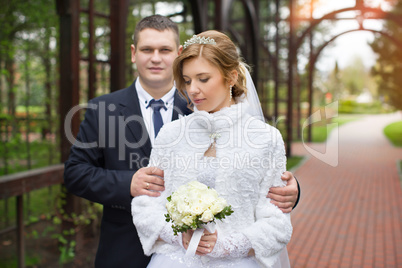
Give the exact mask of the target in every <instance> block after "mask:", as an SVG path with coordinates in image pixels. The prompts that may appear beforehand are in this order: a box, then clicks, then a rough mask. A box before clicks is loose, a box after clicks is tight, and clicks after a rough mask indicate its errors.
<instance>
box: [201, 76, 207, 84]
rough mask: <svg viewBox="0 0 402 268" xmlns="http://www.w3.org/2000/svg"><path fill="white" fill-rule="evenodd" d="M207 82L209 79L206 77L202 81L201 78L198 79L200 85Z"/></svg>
mask: <svg viewBox="0 0 402 268" xmlns="http://www.w3.org/2000/svg"><path fill="white" fill-rule="evenodd" d="M208 80H209V77H208V78H204V79H201V78H200V81H201V82H202V83H206V82H208Z"/></svg>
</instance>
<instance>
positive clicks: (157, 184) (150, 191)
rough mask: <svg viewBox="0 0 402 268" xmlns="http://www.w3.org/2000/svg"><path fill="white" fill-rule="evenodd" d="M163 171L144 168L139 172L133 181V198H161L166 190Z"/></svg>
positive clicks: (131, 188) (131, 189) (135, 174)
mask: <svg viewBox="0 0 402 268" xmlns="http://www.w3.org/2000/svg"><path fill="white" fill-rule="evenodd" d="M158 176H159V177H158ZM162 178H163V170H161V169H159V168H156V167H144V168H140V169H139V170H137V172H136V173H134V175H133V177H132V179H131V185H130V193H131V196H132V197H136V196H139V195H149V196H154V197H156V196H160V195H161V194H160V192H161V191H164V190H165V186H164V184H165V182H164V180H163V179H162Z"/></svg>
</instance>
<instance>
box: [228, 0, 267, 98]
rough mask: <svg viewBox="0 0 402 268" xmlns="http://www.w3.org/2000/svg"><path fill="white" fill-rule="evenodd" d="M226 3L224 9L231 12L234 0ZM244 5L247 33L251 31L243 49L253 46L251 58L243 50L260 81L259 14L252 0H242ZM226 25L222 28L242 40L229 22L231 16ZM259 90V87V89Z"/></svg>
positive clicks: (254, 77)
mask: <svg viewBox="0 0 402 268" xmlns="http://www.w3.org/2000/svg"><path fill="white" fill-rule="evenodd" d="M225 2H226V5H225V6H224V9H223V10H222V11H223V12H225V13H226V14H231V12H230V9H231V8H232V5H233V2H234V0H229V1H225ZM241 2H242V3H243V6H244V11H245V15H246V17H245V18H244V19H245V21H246V22H247V25H246V27H248V28H247V29H249V30H250V31H248V30H246V31H245V32H246V33H250V35H249V37H250V38H249V39H245V42H244V45H245V46H244V47H243V50H245V49H246V48H247V47H249V48H251V58H248V56H249V54H248V53H246V52H247V51H242V52H243V55H245V57H246V60H247V61H248V64H250V65H252V66H253V67H254V71H253V73H252V77H253V80H254V81H258V43H259V42H258V41H259V35H258V34H259V32H258V16H257V12H256V8H255V5H254V3H253V1H252V0H241ZM222 25H224V26H225V28H222V30H227V31H228V32H230V33H231V35H232V36H233V37H234V38H235V39H236V40H240V38H239V33H237V32H236V31H235V30H234V29H233V28H232V27H231V26H230V23H229V17H228V16H227V17H226V19H225V22H224V23H223V24H222ZM247 40H249V41H250V43H251V44H250V45H249V46H247V43H248V42H247ZM257 91H258V89H257Z"/></svg>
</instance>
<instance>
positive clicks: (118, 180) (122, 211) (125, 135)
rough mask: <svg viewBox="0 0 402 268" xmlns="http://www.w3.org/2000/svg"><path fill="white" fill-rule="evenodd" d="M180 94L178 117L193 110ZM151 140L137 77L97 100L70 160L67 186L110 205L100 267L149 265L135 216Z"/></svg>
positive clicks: (105, 212) (98, 257)
mask: <svg viewBox="0 0 402 268" xmlns="http://www.w3.org/2000/svg"><path fill="white" fill-rule="evenodd" d="M190 112H191V111H190V110H189V109H188V108H187V102H186V100H185V99H184V98H183V97H181V96H180V95H179V94H178V92H176V93H175V98H174V111H173V117H172V119H173V120H175V119H177V118H178V114H189V113H190ZM150 152H151V143H150V140H149V137H148V132H147V130H146V127H145V125H144V121H143V119H142V115H141V108H140V106H139V101H138V96H137V91H136V89H135V82H134V83H133V84H132V85H131V86H129V87H128V88H125V89H122V90H119V91H116V92H113V93H111V94H107V95H104V96H101V97H98V98H95V99H93V100H91V101H90V102H89V104H88V108H87V111H86V114H85V119H84V121H83V122H82V123H81V125H80V130H79V133H78V135H77V142H76V143H75V144H74V145H73V146H72V148H71V153H70V156H69V159H68V160H67V161H66V163H65V171H64V182H65V185H66V187H67V189H68V190H69V191H70V192H72V193H74V194H76V195H78V196H81V197H83V198H86V199H88V200H91V201H94V202H98V203H100V204H103V205H104V208H103V217H102V224H101V235H100V241H99V247H98V252H97V255H96V261H95V266H96V267H146V265H147V264H148V262H149V257H146V256H145V255H144V253H143V250H142V246H141V243H140V240H139V238H138V235H137V231H136V229H135V226H134V224H133V222H132V217H131V199H132V197H131V195H130V184H131V179H132V176H133V174H134V173H135V172H136V171H137V170H138V169H139V168H141V167H144V166H147V165H148V160H149V156H150Z"/></svg>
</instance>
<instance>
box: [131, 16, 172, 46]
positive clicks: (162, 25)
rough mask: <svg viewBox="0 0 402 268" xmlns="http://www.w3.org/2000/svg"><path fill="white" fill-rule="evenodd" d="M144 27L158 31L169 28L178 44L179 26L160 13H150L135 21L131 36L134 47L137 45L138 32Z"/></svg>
mask: <svg viewBox="0 0 402 268" xmlns="http://www.w3.org/2000/svg"><path fill="white" fill-rule="evenodd" d="M145 29H154V30H157V31H160V32H163V31H165V30H170V31H172V32H173V34H174V36H175V41H176V44H177V47H179V46H180V36H179V28H178V27H177V24H176V23H174V22H173V21H171V20H170V19H169V18H167V17H164V16H161V15H152V16H149V17H145V18H143V19H142V20H140V21H139V22H138V23H137V26H136V27H135V31H134V36H133V41H134V46H135V47H137V44H138V39H139V34H140V32H141V31H142V30H145Z"/></svg>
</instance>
